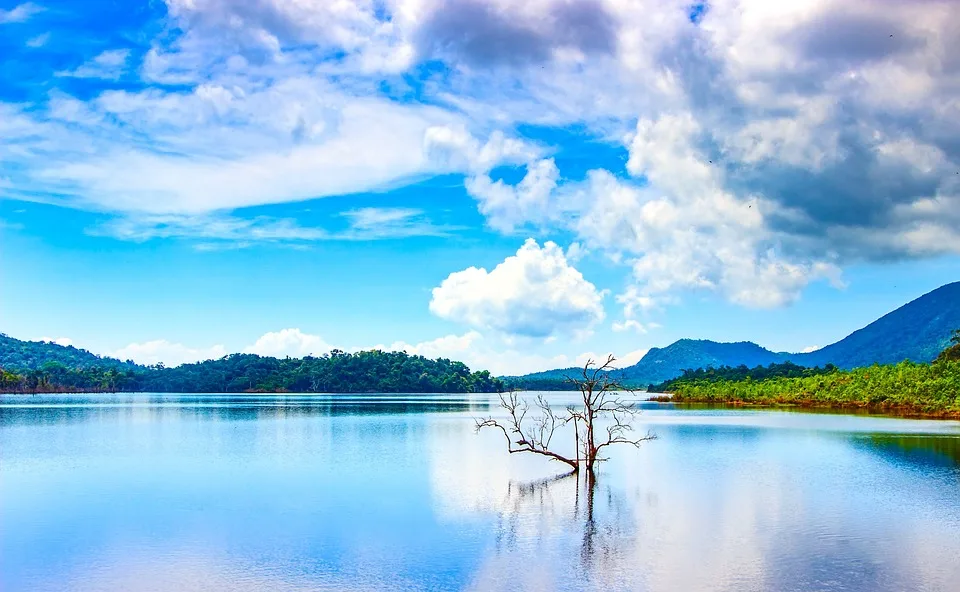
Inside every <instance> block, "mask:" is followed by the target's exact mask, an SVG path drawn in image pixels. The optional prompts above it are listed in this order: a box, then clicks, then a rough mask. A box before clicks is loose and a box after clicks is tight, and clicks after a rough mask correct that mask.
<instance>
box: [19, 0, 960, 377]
mask: <svg viewBox="0 0 960 592" xmlns="http://www.w3.org/2000/svg"><path fill="white" fill-rule="evenodd" d="M958 279H960V5H958V4H957V3H956V2H955V1H953V0H944V1H937V0H909V1H908V0H847V1H844V2H837V1H822V0H810V1H791V0H783V1H781V2H769V1H767V0H717V1H716V2H703V3H692V2H689V1H683V2H678V1H673V0H527V1H525V2H515V1H512V0H337V1H336V2H333V1H330V0H165V1H160V0H150V1H142V2H137V1H135V0H130V1H124V2H118V1H112V0H111V1H107V0H85V1H84V2H75V1H66V0H49V1H44V0H38V1H37V2H26V3H23V2H17V1H14V2H10V1H9V0H0V331H2V332H4V333H6V334H8V335H10V336H12V337H17V338H20V339H43V340H54V341H57V342H58V343H63V344H73V345H75V346H77V347H83V348H86V349H89V350H91V351H93V352H95V353H98V354H102V355H111V356H116V357H119V358H121V359H133V360H135V361H138V362H141V363H148V364H153V363H157V362H163V363H165V364H167V365H173V364H179V363H183V362H188V361H196V360H201V359H208V358H217V357H220V356H223V355H225V354H227V353H231V352H239V351H243V352H253V353H259V354H262V355H274V356H280V357H282V356H287V355H289V356H295V357H299V356H303V355H306V354H322V353H324V352H326V351H329V350H330V349H332V348H338V349H342V350H346V351H357V350H361V349H370V348H375V347H376V348H381V349H390V350H404V351H408V352H410V353H416V354H422V355H425V356H428V357H440V356H442V357H449V358H453V359H458V360H462V361H464V362H466V363H467V364H468V365H470V366H471V367H472V368H474V369H489V370H491V371H493V372H494V373H496V374H519V373H524V372H531V371H538V370H544V369H549V368H556V367H566V366H570V365H573V364H580V363H583V362H584V361H585V360H586V359H587V358H589V357H591V356H592V357H599V356H603V355H605V354H607V353H614V354H615V355H616V356H617V357H618V358H620V364H622V365H629V364H631V363H634V362H636V361H637V360H638V359H639V358H640V357H641V356H642V355H643V354H644V353H645V352H646V351H647V350H648V349H649V348H651V347H663V346H666V345H668V344H670V343H671V342H673V341H674V340H676V339H679V338H684V337H689V338H704V339H715V340H720V341H741V340H750V341H755V342H757V343H759V344H760V345H763V346H765V347H768V348H770V349H773V350H777V351H801V350H809V349H813V348H816V347H818V346H824V345H827V344H829V343H832V342H834V341H837V340H839V339H841V338H843V337H844V336H846V335H847V334H849V333H850V332H852V331H854V330H856V329H858V328H860V327H862V326H864V325H866V324H868V323H869V322H871V321H873V320H875V319H876V318H878V317H879V316H881V315H883V314H885V313H887V312H889V311H890V310H892V309H894V308H896V307H897V306H900V305H902V304H904V303H906V302H908V301H910V300H912V299H914V298H916V297H918V296H920V295H922V294H924V293H926V292H928V291H930V290H932V289H934V288H936V287H938V286H940V285H942V284H945V283H948V282H951V281H956V280H958Z"/></svg>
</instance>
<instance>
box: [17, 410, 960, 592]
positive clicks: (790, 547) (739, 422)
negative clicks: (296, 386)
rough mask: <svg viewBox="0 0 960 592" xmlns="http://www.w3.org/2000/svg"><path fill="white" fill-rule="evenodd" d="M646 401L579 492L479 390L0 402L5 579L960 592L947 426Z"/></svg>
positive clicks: (957, 499) (76, 585)
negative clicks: (511, 434) (632, 429)
mask: <svg viewBox="0 0 960 592" xmlns="http://www.w3.org/2000/svg"><path fill="white" fill-rule="evenodd" d="M552 396H553V397H554V398H555V399H554V400H556V402H557V404H558V405H562V404H563V402H564V400H565V399H566V395H552ZM643 407H644V413H643V415H641V416H640V418H639V419H638V421H637V429H638V430H639V431H641V432H644V431H646V430H650V431H652V432H654V433H655V434H656V435H657V436H658V439H657V440H655V441H653V442H650V443H647V444H644V445H643V447H642V448H640V449H639V450H634V449H632V448H621V449H619V450H615V451H614V453H613V455H612V458H611V459H610V461H609V462H607V463H605V464H604V465H603V467H602V472H601V474H600V476H599V478H598V483H597V486H596V487H595V488H594V489H593V491H592V492H591V491H590V490H588V488H587V487H586V486H585V485H584V484H583V483H578V482H577V480H576V478H557V476H558V475H560V474H561V473H562V472H563V471H562V467H561V466H560V465H558V464H556V463H551V462H549V461H547V460H545V459H543V458H540V457H529V456H524V455H509V454H507V453H506V451H505V450H504V444H503V440H502V435H499V434H498V433H495V432H492V431H488V432H482V433H480V434H479V435H478V434H475V433H474V429H473V428H474V418H477V417H482V416H486V415H488V414H491V413H494V414H496V413H497V408H496V406H495V405H493V404H492V403H491V398H490V397H488V396H486V395H439V396H438V395H422V396H417V395H403V396H391V395H376V396H374V395H363V396H316V395H314V396H309V395H302V396H297V395H283V396H260V395H239V396H238V395H208V396H198V395H103V396H86V395H84V396H79V395H78V396H33V397H31V396H3V397H0V589H2V590H4V591H14V590H29V591H44V590H71V591H72V590H77V591H88V590H89V591H92V590H97V591H101V590H102V591H128V590H197V591H200V590H231V591H233V590H239V591H259V590H512V591H516V590H584V589H585V590H651V591H654V590H655V591H661V590H662V591H666V590H671V591H672V590H680V591H686V590H731V591H732V590H736V591H744V590H771V591H789V590H858V591H859V590H862V591H865V592H866V591H870V592H875V591H884V590H931V591H952V592H955V591H956V590H958V587H957V586H958V584H957V582H960V422H944V421H922V420H905V419H893V418H886V417H875V416H850V415H837V414H814V413H800V412H787V411H764V410H736V409H680V408H677V407H674V406H673V405H670V404H652V403H651V404H644V405H643Z"/></svg>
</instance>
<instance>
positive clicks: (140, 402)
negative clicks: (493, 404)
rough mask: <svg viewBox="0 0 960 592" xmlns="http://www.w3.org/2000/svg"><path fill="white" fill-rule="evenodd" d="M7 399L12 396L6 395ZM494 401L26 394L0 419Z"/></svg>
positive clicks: (215, 415) (452, 408)
mask: <svg viewBox="0 0 960 592" xmlns="http://www.w3.org/2000/svg"><path fill="white" fill-rule="evenodd" d="M5 403H8V401H5ZM489 407H490V405H489V402H487V401H486V400H479V401H471V400H468V399H464V398H441V397H435V396H429V395H424V396H419V395H418V396H406V397H397V396H393V397H391V396H373V395H370V396H340V397H316V396H310V395H306V396H304V395H289V396H257V395H207V396H204V395H189V396H179V395H163V394H157V395H127V396H122V395H121V396H118V395H111V396H110V398H109V399H105V398H102V397H96V396H88V395H84V396H36V397H34V396H23V398H22V399H18V400H17V401H16V402H15V403H14V404H3V405H0V425H3V426H15V425H58V424H72V423H83V422H102V421H115V420H135V421H166V420H174V421H175V420H181V419H185V418H197V419H204V420H213V421H254V420H260V419H280V418H288V417H289V418H297V417H300V418H303V417H310V416H317V417H331V416H375V415H408V414H424V413H468V412H469V413H477V412H484V411H486V410H488V409H489Z"/></svg>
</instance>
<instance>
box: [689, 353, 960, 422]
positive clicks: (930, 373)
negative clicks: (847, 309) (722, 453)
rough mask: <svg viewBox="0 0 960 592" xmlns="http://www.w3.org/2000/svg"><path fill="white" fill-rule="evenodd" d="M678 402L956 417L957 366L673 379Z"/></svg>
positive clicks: (959, 411) (959, 396)
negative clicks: (761, 376) (773, 375)
mask: <svg viewBox="0 0 960 592" xmlns="http://www.w3.org/2000/svg"><path fill="white" fill-rule="evenodd" d="M672 389H673V393H674V395H673V399H674V400H675V401H678V402H701V403H738V404H740V403H745V404H757V405H804V406H817V407H850V408H866V409H877V410H886V411H898V412H901V413H911V414H912V413H915V414H923V415H933V416H945V417H946V416H960V361H941V362H936V363H933V364H918V363H914V362H909V361H907V362H901V363H899V364H895V365H885V366H881V365H873V366H868V367H864V368H856V369H854V370H847V371H839V370H838V371H833V372H829V373H826V374H811V375H807V376H801V377H785V376H780V377H773V378H765V379H759V380H755V379H753V378H752V377H746V378H742V379H738V380H729V379H726V378H717V379H709V378H700V379H689V380H683V379H678V380H677V381H675V383H674V384H673V386H672Z"/></svg>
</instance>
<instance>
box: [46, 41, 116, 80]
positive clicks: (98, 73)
mask: <svg viewBox="0 0 960 592" xmlns="http://www.w3.org/2000/svg"><path fill="white" fill-rule="evenodd" d="M41 45H42V43H41ZM129 57H130V50H129V49H110V50H107V51H104V52H103V53H101V54H99V55H97V56H96V57H94V58H93V59H91V60H89V61H87V62H84V63H83V64H81V65H80V66H79V67H78V68H77V69H75V70H62V71H60V72H57V73H56V75H57V76H70V77H73V78H101V79H104V80H117V79H118V78H120V77H121V76H122V75H123V73H124V71H125V70H126V66H127V59H128V58H129Z"/></svg>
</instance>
